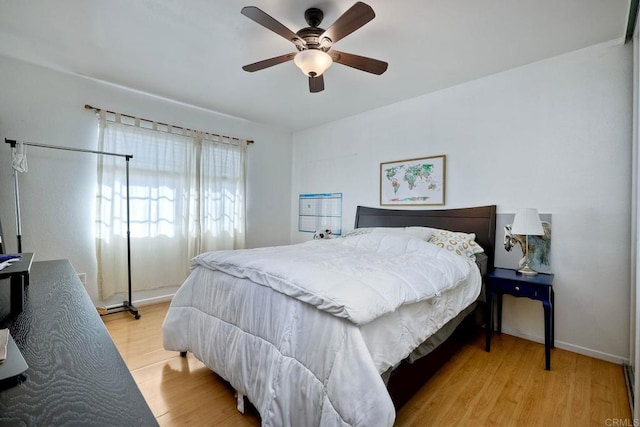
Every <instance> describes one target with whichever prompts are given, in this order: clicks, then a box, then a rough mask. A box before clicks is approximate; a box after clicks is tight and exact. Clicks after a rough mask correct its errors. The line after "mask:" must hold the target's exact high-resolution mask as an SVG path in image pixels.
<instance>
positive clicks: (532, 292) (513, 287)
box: [495, 281, 544, 299]
mask: <svg viewBox="0 0 640 427" xmlns="http://www.w3.org/2000/svg"><path fill="white" fill-rule="evenodd" d="M495 290H496V292H499V293H503V294H508V295H513V296H515V297H527V298H532V299H540V298H543V297H544V295H540V292H541V291H540V289H539V288H538V287H536V286H531V285H529V284H527V283H521V282H507V281H505V282H502V281H501V282H498V283H496V287H495Z"/></svg>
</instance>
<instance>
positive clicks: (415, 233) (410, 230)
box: [343, 227, 433, 242]
mask: <svg viewBox="0 0 640 427" xmlns="http://www.w3.org/2000/svg"><path fill="white" fill-rule="evenodd" d="M369 233H386V234H404V235H405V236H412V237H417V238H418V239H421V240H424V241H425V242H428V241H429V238H430V237H431V235H432V234H433V229H432V228H429V227H363V228H356V229H355V230H351V231H347V232H346V233H344V234H343V237H349V236H359V235H362V234H369Z"/></svg>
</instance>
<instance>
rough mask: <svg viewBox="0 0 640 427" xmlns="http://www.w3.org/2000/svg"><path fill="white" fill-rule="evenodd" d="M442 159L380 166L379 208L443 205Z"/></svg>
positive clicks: (412, 160)
mask: <svg viewBox="0 0 640 427" xmlns="http://www.w3.org/2000/svg"><path fill="white" fill-rule="evenodd" d="M445 160H446V156H445V155H444V154H443V155H441V156H432V157H422V158H419V159H407V160H397V161H395V162H387V163H380V205H381V206H390V205H400V206H410V205H419V206H442V205H444V188H445Z"/></svg>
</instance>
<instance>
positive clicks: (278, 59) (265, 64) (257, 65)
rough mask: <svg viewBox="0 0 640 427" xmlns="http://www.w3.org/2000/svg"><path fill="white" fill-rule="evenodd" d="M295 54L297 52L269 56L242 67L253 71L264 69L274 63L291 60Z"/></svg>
mask: <svg viewBox="0 0 640 427" xmlns="http://www.w3.org/2000/svg"><path fill="white" fill-rule="evenodd" d="M295 56H296V54H295V53H287V54H286V55H280V56H276V57H275V58H269V59H265V60H264V61H258V62H254V63H253V64H249V65H245V66H244V67H242V69H243V70H245V71H249V72H250V73H253V72H254V71H260V70H264V69H265V68H269V67H273V66H274V65H278V64H282V63H283V62H287V61H291V60H292V59H293V58H294V57H295Z"/></svg>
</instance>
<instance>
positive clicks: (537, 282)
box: [485, 268, 555, 371]
mask: <svg viewBox="0 0 640 427" xmlns="http://www.w3.org/2000/svg"><path fill="white" fill-rule="evenodd" d="M486 285H487V288H486V291H487V329H486V334H487V336H486V348H485V349H486V351H490V350H491V334H492V332H493V300H494V296H497V300H498V313H497V318H498V333H502V296H503V295H504V294H507V295H513V296H514V297H527V298H531V299H533V300H536V301H541V302H542V306H543V307H544V355H545V362H546V369H547V371H549V370H551V348H552V347H554V346H555V345H554V336H553V330H554V313H553V311H554V310H553V304H554V301H553V300H554V294H553V274H542V273H539V274H537V275H535V276H527V275H524V274H520V273H518V272H516V271H515V270H507V269H505V268H496V269H494V270H493V271H492V272H490V273H489V274H487V283H486Z"/></svg>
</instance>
